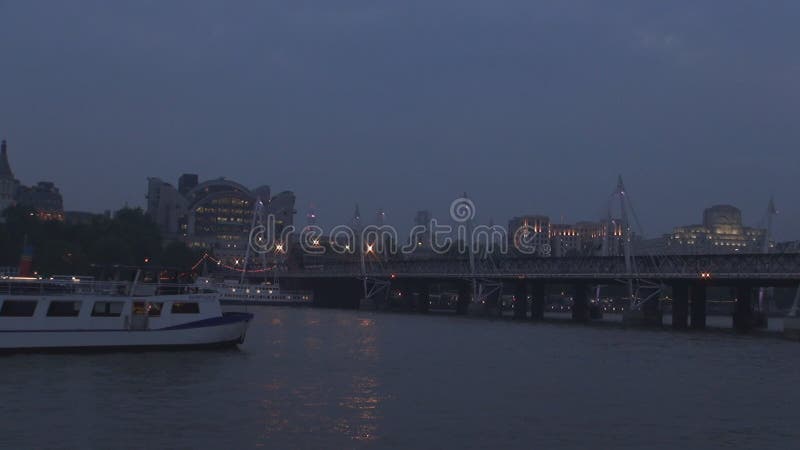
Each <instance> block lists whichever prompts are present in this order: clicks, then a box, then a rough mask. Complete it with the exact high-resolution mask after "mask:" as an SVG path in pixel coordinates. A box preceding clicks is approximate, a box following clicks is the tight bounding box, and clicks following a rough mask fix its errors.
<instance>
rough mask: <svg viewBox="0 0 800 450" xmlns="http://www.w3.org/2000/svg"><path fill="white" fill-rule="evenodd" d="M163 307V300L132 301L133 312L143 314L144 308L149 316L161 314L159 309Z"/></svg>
mask: <svg viewBox="0 0 800 450" xmlns="http://www.w3.org/2000/svg"><path fill="white" fill-rule="evenodd" d="M163 308H164V303H163V302H158V303H155V302H149V303H146V304H145V302H134V303H133V314H138V315H144V312H145V309H146V310H147V315H148V316H149V317H159V316H161V310H162V309H163Z"/></svg>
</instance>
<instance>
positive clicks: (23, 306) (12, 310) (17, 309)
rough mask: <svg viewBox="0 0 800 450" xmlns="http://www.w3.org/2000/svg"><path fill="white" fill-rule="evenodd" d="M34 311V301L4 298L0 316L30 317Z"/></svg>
mask: <svg viewBox="0 0 800 450" xmlns="http://www.w3.org/2000/svg"><path fill="white" fill-rule="evenodd" d="M34 311H36V302H35V301H30V300H6V301H4V302H3V307H2V308H0V316H4V317H31V316H32V315H33V312H34Z"/></svg>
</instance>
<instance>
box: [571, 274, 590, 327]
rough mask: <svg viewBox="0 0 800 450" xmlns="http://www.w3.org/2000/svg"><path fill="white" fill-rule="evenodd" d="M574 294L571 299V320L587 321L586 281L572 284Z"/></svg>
mask: <svg viewBox="0 0 800 450" xmlns="http://www.w3.org/2000/svg"><path fill="white" fill-rule="evenodd" d="M574 290H575V294H574V295H573V297H572V299H573V301H572V320H573V321H574V322H581V323H587V322H589V292H588V286H587V285H586V283H578V284H575V285H574Z"/></svg>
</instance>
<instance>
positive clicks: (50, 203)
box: [17, 181, 64, 221]
mask: <svg viewBox="0 0 800 450" xmlns="http://www.w3.org/2000/svg"><path fill="white" fill-rule="evenodd" d="M17 203H18V204H20V205H25V206H28V207H30V208H33V209H34V210H35V211H36V215H37V216H38V217H39V219H41V220H58V221H63V220H64V202H63V199H62V198H61V193H60V192H59V190H58V188H57V187H56V186H55V185H54V184H53V183H51V182H48V181H40V182H39V183H37V184H36V185H35V186H30V187H28V186H20V187H19V189H18V190H17Z"/></svg>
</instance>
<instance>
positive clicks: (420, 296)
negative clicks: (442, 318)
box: [414, 280, 430, 313]
mask: <svg viewBox="0 0 800 450" xmlns="http://www.w3.org/2000/svg"><path fill="white" fill-rule="evenodd" d="M414 287H415V289H414V291H415V293H416V294H417V295H416V297H415V298H416V302H415V304H414V306H415V309H416V310H417V312H421V313H426V312H428V309H430V298H429V295H430V285H429V284H428V282H427V281H425V280H418V281H416V282H415V283H414Z"/></svg>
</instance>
